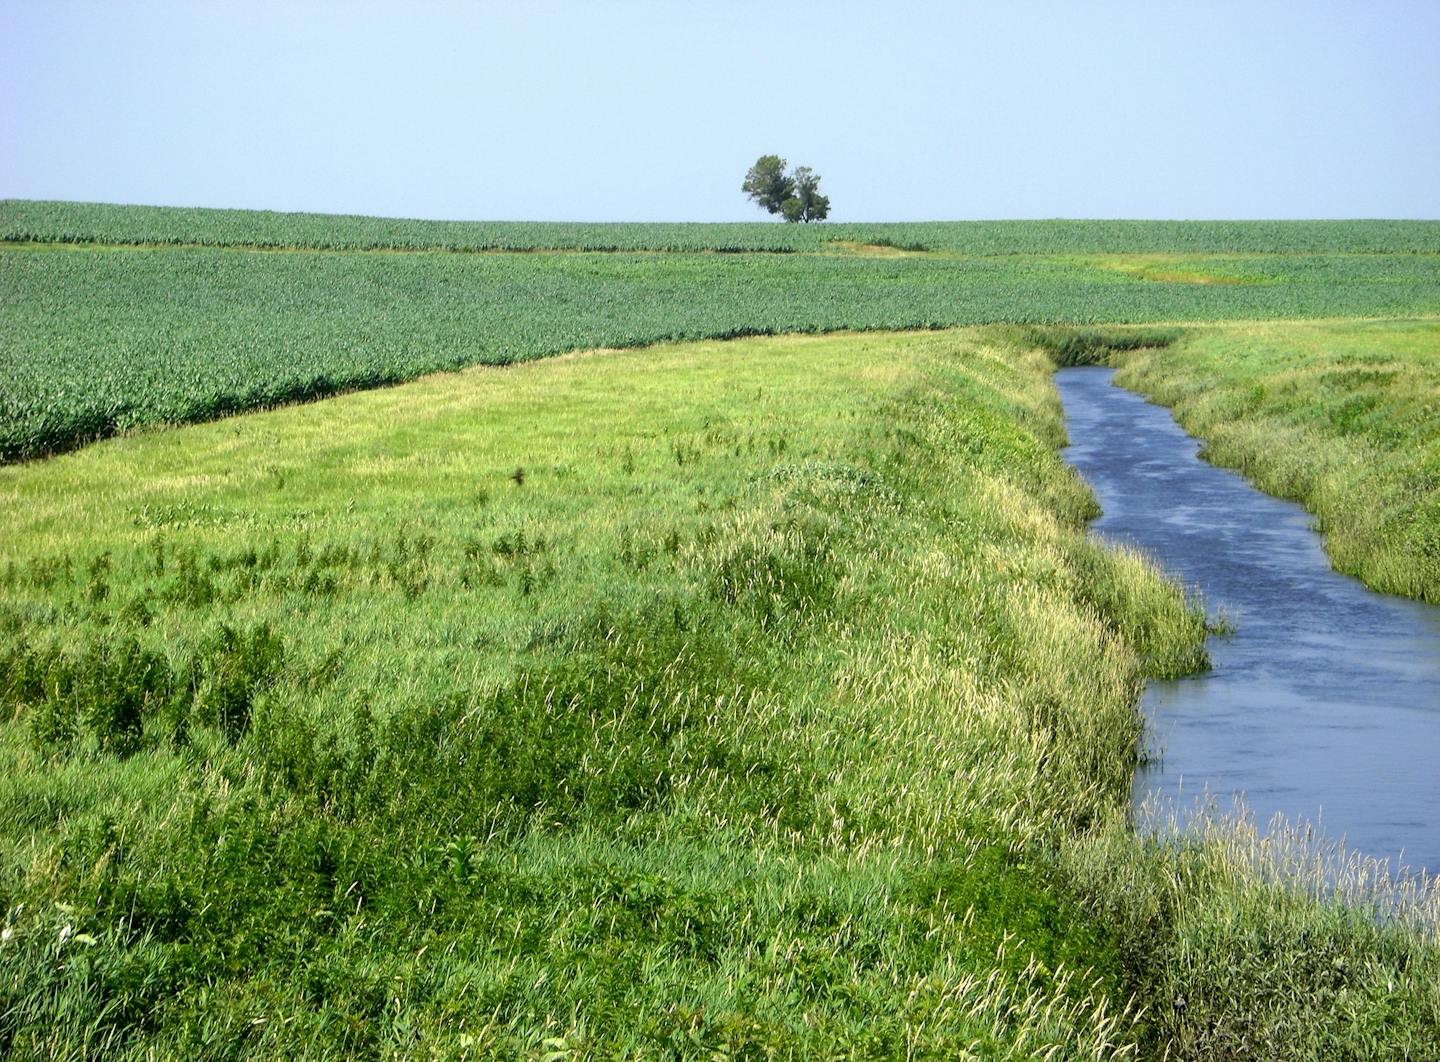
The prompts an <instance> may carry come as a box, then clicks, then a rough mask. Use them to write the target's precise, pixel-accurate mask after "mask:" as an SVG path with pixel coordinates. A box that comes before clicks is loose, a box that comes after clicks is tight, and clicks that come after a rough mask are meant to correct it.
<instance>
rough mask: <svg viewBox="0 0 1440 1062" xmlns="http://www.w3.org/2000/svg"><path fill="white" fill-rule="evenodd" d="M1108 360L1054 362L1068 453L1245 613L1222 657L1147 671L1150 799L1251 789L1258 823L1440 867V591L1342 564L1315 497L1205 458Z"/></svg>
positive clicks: (1106, 519) (1122, 510) (1153, 550)
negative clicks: (1425, 595) (1307, 499)
mask: <svg viewBox="0 0 1440 1062" xmlns="http://www.w3.org/2000/svg"><path fill="white" fill-rule="evenodd" d="M1112 375H1113V370H1111V369H1106V368H1099V367H1085V368H1075V369H1062V370H1061V371H1059V372H1058V373H1056V376H1055V382H1056V384H1057V386H1058V387H1059V389H1060V397H1061V400H1062V402H1063V403H1064V405H1065V413H1066V417H1067V419H1068V430H1069V433H1070V439H1071V443H1072V445H1071V446H1070V447H1069V448H1068V449H1066V450H1065V452H1064V455H1065V457H1066V459H1067V460H1069V461H1070V462H1071V463H1072V464H1073V465H1075V467H1076V468H1078V469H1079V471H1080V473H1081V474H1082V475H1083V476H1084V477H1085V479H1086V481H1087V482H1089V484H1090V485H1091V487H1092V488H1093V489H1094V491H1095V494H1096V496H1097V497H1098V498H1099V501H1100V504H1101V506H1102V507H1103V509H1104V515H1103V516H1101V517H1100V518H1099V519H1098V520H1096V521H1095V523H1094V525H1093V528H1094V530H1095V532H1096V533H1097V534H1099V535H1101V536H1102V537H1104V538H1106V539H1108V540H1112V541H1117V542H1125V543H1128V544H1131V545H1135V546H1138V547H1140V548H1141V549H1143V550H1144V551H1145V552H1146V553H1148V554H1150V555H1151V556H1152V557H1154V558H1155V559H1156V560H1157V561H1158V562H1159V563H1160V564H1161V565H1162V566H1163V567H1164V568H1165V569H1166V570H1167V571H1168V572H1169V573H1170V574H1171V575H1172V576H1173V577H1175V578H1176V579H1178V580H1179V581H1180V582H1182V583H1184V584H1185V585H1187V586H1189V587H1191V588H1194V589H1197V590H1198V591H1199V592H1200V593H1201V594H1202V595H1203V597H1204V599H1205V603H1206V607H1207V610H1208V611H1209V613H1210V614H1211V616H1212V617H1214V616H1215V615H1216V613H1217V612H1219V613H1221V614H1223V615H1225V616H1226V617H1228V618H1229V619H1230V620H1232V621H1233V622H1234V624H1235V632H1234V633H1233V634H1231V635H1228V636H1224V637H1216V636H1212V637H1211V639H1210V644H1209V650H1210V656H1211V660H1212V662H1213V664H1214V670H1213V671H1211V672H1208V673H1206V674H1204V675H1198V676H1194V677H1191V678H1186V679H1181V680H1179V681H1174V682H1151V683H1150V684H1149V685H1148V686H1147V688H1146V691H1145V700H1144V707H1145V712H1146V716H1147V718H1148V719H1149V721H1150V727H1151V734H1150V738H1149V741H1150V747H1151V752H1152V755H1154V756H1155V759H1154V760H1153V762H1151V763H1149V764H1148V765H1146V766H1145V767H1142V769H1141V770H1140V772H1139V773H1138V774H1137V776H1136V779H1135V799H1136V803H1137V805H1138V804H1139V803H1141V802H1142V801H1144V800H1145V799H1146V798H1147V797H1149V796H1150V795H1152V794H1158V795H1159V796H1161V797H1162V798H1173V799H1178V800H1179V801H1180V802H1181V804H1182V806H1184V805H1187V804H1192V803H1193V800H1194V798H1195V797H1196V796H1198V795H1200V794H1201V793H1203V792H1204V791H1205V790H1207V789H1208V791H1209V792H1210V793H1211V794H1212V795H1215V796H1217V797H1219V798H1221V799H1222V801H1226V800H1228V798H1229V797H1230V795H1232V794H1235V793H1242V794H1243V796H1244V799H1245V802H1246V803H1247V804H1248V805H1249V807H1250V809H1251V810H1252V811H1253V812H1254V813H1255V816H1256V818H1257V819H1258V820H1259V821H1260V822H1262V823H1263V822H1265V821H1268V820H1269V818H1270V817H1271V816H1272V815H1274V814H1276V813H1283V814H1284V815H1286V816H1287V817H1289V818H1291V819H1295V820H1305V821H1309V822H1312V823H1318V825H1319V826H1320V828H1321V829H1322V830H1323V832H1324V833H1325V834H1326V835H1327V836H1329V837H1331V838H1336V839H1340V838H1343V839H1344V840H1346V841H1347V843H1348V844H1349V845H1350V846H1351V847H1353V848H1356V849H1359V850H1360V851H1363V852H1365V853H1367V854H1370V855H1374V856H1379V857H1381V858H1388V859H1393V860H1396V861H1397V865H1406V866H1409V867H1410V868H1412V869H1415V870H1420V869H1424V870H1428V872H1430V873H1432V874H1434V873H1436V872H1437V871H1440V608H1436V607H1435V606H1432V605H1425V604H1421V603H1419V602H1415V601H1409V600H1407V599H1404V598H1398V597H1391V596H1387V595H1382V594H1377V593H1375V592H1373V591H1371V590H1369V589H1368V588H1366V587H1365V586H1364V584H1362V583H1361V582H1360V581H1359V580H1357V579H1353V578H1351V577H1349V576H1346V575H1341V574H1339V573H1337V572H1335V571H1333V570H1332V569H1331V567H1330V563H1329V560H1328V558H1327V557H1326V556H1325V552H1324V549H1323V547H1322V544H1321V540H1320V536H1319V535H1318V534H1317V533H1316V532H1315V531H1313V530H1312V528H1311V517H1310V516H1309V514H1308V513H1306V512H1305V510H1304V509H1302V508H1301V507H1300V506H1298V505H1295V504H1293V503H1291V502H1286V501H1281V500H1280V499H1278V498H1273V497H1271V496H1270V495H1268V494H1264V493H1262V492H1261V491H1259V490H1256V489H1255V488H1254V487H1252V486H1250V485H1249V484H1248V483H1247V482H1246V481H1245V480H1244V479H1243V478H1242V477H1240V476H1239V475H1236V474H1235V473H1233V472H1229V471H1226V470H1224V469H1220V468H1216V467H1214V466H1212V465H1209V464H1206V463H1205V462H1204V461H1202V460H1200V458H1199V457H1198V453H1199V449H1200V444H1199V443H1198V442H1197V441H1196V440H1195V439H1192V438H1191V437H1190V436H1188V435H1186V434H1185V432H1184V431H1183V430H1182V429H1181V428H1180V427H1179V426H1178V425H1177V424H1176V423H1175V421H1174V419H1173V418H1172V417H1171V415H1170V411H1169V410H1168V409H1165V408H1164V407H1162V406H1156V405H1152V404H1151V403H1149V402H1147V401H1146V400H1145V399H1143V398H1141V397H1140V396H1139V395H1136V394H1133V393H1131V392H1129V391H1126V390H1123V389H1121V388H1119V387H1115V386H1114V385H1113V384H1112V383H1111V376H1112ZM1402 853H1403V859H1402Z"/></svg>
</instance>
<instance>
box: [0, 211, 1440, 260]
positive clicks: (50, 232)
mask: <svg viewBox="0 0 1440 1062" xmlns="http://www.w3.org/2000/svg"><path fill="white" fill-rule="evenodd" d="M0 240H9V241H36V242H43V243H119V244H199V245H203V246H248V247H306V248H325V249H336V250H361V249H380V248H394V249H406V250H416V249H426V250H452V251H488V250H537V249H554V250H583V251H635V250H652V251H775V252H786V251H820V250H824V249H826V248H827V246H830V245H834V244H837V243H842V242H853V243H861V244H872V245H879V246H889V247H897V248H909V249H923V250H930V251H945V252H951V253H958V254H974V255H1003V254H1102V253H1153V252H1175V251H1182V252H1187V253H1231V252H1266V253H1274V252H1281V253H1301V254H1332V253H1350V252H1356V253H1386V252H1390V253H1422V254H1435V253H1440V222H1436V221H1116V220H1110V221H1057V220H1051V221H939V222H901V223H889V224H825V225H782V224H775V223H771V222H762V221H757V222H742V223H721V224H678V223H639V224H635V223H574V222H532V221H423V220H412V219H404V218H371V217H356V216H345V215H332V214H286V213H276V212H273V211H256V210H208V209H199V208H181V207H145V206H116V205H111V204H103V203H65V202H37V201H31V200H18V199H8V200H0Z"/></svg>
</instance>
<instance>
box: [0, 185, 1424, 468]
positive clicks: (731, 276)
mask: <svg viewBox="0 0 1440 1062" xmlns="http://www.w3.org/2000/svg"><path fill="white" fill-rule="evenodd" d="M72 215H73V217H74V224H73V225H71V226H70V227H69V228H67V223H66V220H65V219H66V218H69V217H71V216H72ZM132 216H133V217H135V218H138V219H140V220H137V221H136V222H135V225H139V226H142V227H141V228H134V229H127V228H126V227H125V226H126V225H127V224H128V222H126V221H125V219H127V218H131V217H132ZM291 217H292V216H291V215H275V216H271V215H264V216H261V217H260V218H259V220H252V221H251V222H248V224H251V225H252V226H259V227H260V228H263V227H264V226H265V225H268V224H270V223H271V222H272V221H274V219H275V218H279V219H281V220H282V221H283V220H284V219H286V218H291ZM299 217H300V218H302V219H303V218H306V217H308V218H309V220H308V221H306V224H309V225H310V226H311V228H312V229H313V230H314V231H313V232H311V234H310V236H309V239H310V241H311V242H312V243H314V244H316V245H323V244H324V243H325V242H326V241H329V243H331V244H334V245H337V246H352V245H355V246H369V245H371V244H370V243H367V242H366V241H367V240H371V241H373V240H379V239H381V238H382V237H381V236H373V237H372V236H367V235H365V234H366V233H367V232H369V231H370V230H369V229H368V228H367V226H366V224H364V223H362V222H361V221H355V220H353V219H343V218H342V219H336V218H329V219H323V218H318V217H317V216H304V215H301V216H299ZM107 218H110V219H111V222H110V224H111V225H112V228H110V229H104V228H103V226H102V224H101V223H102V222H104V221H105V219H107ZM247 218H253V216H251V215H247V214H245V213H243V212H225V211H206V212H185V211H158V210H146V209H143V208H84V207H80V206H75V205H71V204H60V205H56V204H25V203H14V202H10V203H6V204H4V205H3V206H0V225H3V226H4V231H5V232H7V233H8V234H9V235H10V236H11V237H13V238H22V237H23V238H25V239H28V240H32V241H43V240H46V239H48V240H51V241H54V240H57V239H60V238H62V237H65V234H66V233H67V232H70V230H71V229H72V228H73V229H74V230H75V231H77V232H85V233H90V234H92V235H96V234H98V235H101V236H104V238H106V239H110V240H115V239H119V238H121V237H122V236H123V234H124V233H126V232H129V233H131V235H133V236H135V237H136V238H137V239H138V238H140V237H144V239H145V240H147V241H150V242H157V241H160V240H161V238H162V237H163V236H164V233H166V232H168V233H169V234H170V238H172V239H174V240H176V241H179V242H182V243H214V244H223V243H226V242H232V241H236V240H240V241H241V242H242V243H259V242H263V240H262V239H261V237H260V236H258V235H253V234H252V235H250V236H245V237H244V239H243V240H242V239H241V236H242V235H243V232H241V230H244V229H245V228H246V224H247V222H246V219H247ZM46 219H49V224H50V227H49V228H45V227H43V226H42V225H41V222H44V221H46ZM322 222H323V223H322ZM275 223H276V224H279V223H280V222H275ZM297 224H299V222H297ZM377 224H378V223H377ZM384 224H390V223H384ZM417 224H418V223H417ZM426 224H436V225H439V224H440V223H426ZM1011 224H1013V225H1016V226H1021V227H1022V229H1023V230H1024V231H1025V232H1030V233H1031V235H1030V236H1029V237H1025V238H1019V239H1017V245H1018V246H1021V247H1029V248H1031V250H1028V251H1025V252H1024V253H1019V252H1014V253H1007V254H998V253H993V252H995V251H996V250H997V248H998V247H999V246H1001V241H1002V240H1003V239H1004V238H1005V234H1006V233H1007V232H1008V231H1009V229H1008V228H1007V227H1006V226H1005V225H999V223H996V225H998V226H999V227H998V228H996V227H995V226H990V227H987V225H986V224H980V223H977V224H976V225H975V226H973V228H974V230H975V231H974V234H973V237H972V236H963V237H962V236H959V235H954V233H970V231H971V227H966V226H965V225H964V224H963V223H950V224H941V225H936V226H931V227H926V226H921V227H919V229H918V230H917V231H921V232H923V231H929V230H930V229H932V228H933V230H934V235H933V237H930V239H931V242H932V243H935V244H936V245H943V246H949V247H953V246H965V247H967V248H969V250H967V251H966V253H963V254H960V253H951V252H949V251H947V252H946V253H936V254H918V253H917V254H904V255H895V254H885V253H881V252H882V251H883V250H884V248H876V247H874V246H872V245H864V246H865V247H868V248H869V249H868V250H865V249H862V250H860V251H856V250H853V249H851V250H843V251H839V252H831V253H822V252H821V251H820V250H818V248H819V247H820V246H821V245H820V244H819V243H818V242H816V243H812V244H811V245H807V246H805V247H801V246H799V245H797V246H796V247H794V248H791V249H792V250H804V251H805V252H806V253H794V254H713V253H648V252H647V253H573V252H564V253H550V254H546V253H535V254H484V255H476V254H455V253H451V252H435V253H428V252H427V253H415V254H369V253H354V252H351V253H346V252H342V251H323V252H306V253H283V254H277V253H269V252H260V251H250V250H235V249H230V250H225V249H216V248H201V247H182V248H175V249H168V250H156V249H153V248H145V247H125V246H120V245H114V244H111V245H107V246H104V247H99V246H88V245H85V244H63V245H62V244H57V243H54V242H48V243H47V242H29V243H23V244H12V245H8V246H4V247H0V367H3V370H4V371H3V374H0V460H15V459H17V458H27V457H34V456H39V455H43V454H46V453H51V452H54V451H57V450H62V449H66V448H68V447H70V446H73V445H76V444H77V443H80V442H83V441H86V440H90V439H95V438H100V437H104V436H107V435H113V434H116V433H121V432H125V431H129V430H132V429H134V428H136V427H142V426H144V425H147V424H156V423H174V422H185V421H194V420H206V419H211V418H214V417H217V416H221V415H225V414H229V413H233V412H237V411H241V410H246V409H253V408H257V407H263V406H268V405H274V404H277V403H281V402H287V401H294V400H299V399H305V398H313V397H318V396H322V395H326V394H332V393H335V392H337V391H344V390H350V389H354V388H362V387H372V386H376V385H380V384H389V383H396V382H399V381H403V380H408V379H413V378H415V377H416V376H419V375H422V374H424V373H427V372H434V371H439V370H448V369H455V368H459V367H463V366H466V365H476V364H503V363H509V362H515V361H525V360H530V359H533V358H538V357H544V356H548V355H552V354H557V353H562V352H565V351H569V350H583V349H590V348H596V347H627V346H637V345H642V344H647V343H655V342H666V341H673V340H679V339H704V338H725V337H732V336H739V335H750V334H772V333H791V332H824V331H835V330H875V329H916V328H940V327H949V326H955V325H967V324H981V323H993V322H1027V323H1042V322H1049V323H1053V322H1074V323H1085V322H1097V321H1108V322H1122V321H1124V322H1151V321H1199V320H1213V319H1234V318H1296V317H1322V316H1403V315H1413V314H1421V313H1436V312H1440V255H1437V254H1436V253H1435V252H1434V248H1433V246H1432V244H1433V243H1434V241H1435V239H1436V233H1437V232H1440V228H1437V227H1436V226H1435V225H1432V224H1430V223H1425V222H1415V223H1408V222H1406V223H1379V222H1375V223H1370V222H1354V223H1333V224H1330V223H1299V222H1297V223H1243V224H1242V223H1233V224H1230V225H1210V224H1207V223H1186V224H1181V223H1164V222H1155V223H1150V222H1131V223H1113V222H1095V223H1089V222H1082V223H1041V222H1036V223H1011ZM957 225H958V226H959V227H958V228H957V227H956V226H957ZM86 226H88V227H86ZM167 226H168V227H167ZM1025 226H1033V231H1032V229H1030V228H1024V227H1025ZM502 228H503V227H502ZM517 228H518V229H522V230H523V228H524V227H523V226H517ZM624 228H625V230H626V231H627V232H632V233H633V242H634V243H636V244H646V243H647V242H648V243H652V244H655V245H656V246H670V245H671V241H669V239H668V237H665V236H663V235H661V233H662V231H663V230H664V228H665V227H663V226H660V227H650V226H628V227H624ZM652 228H654V230H655V231H653V232H652V231H651V230H652ZM678 228H681V229H684V230H685V231H687V232H698V233H699V234H698V235H693V236H691V237H688V238H692V239H694V240H695V241H696V242H697V243H704V242H706V241H710V242H711V243H712V244H714V246H717V247H718V246H720V245H721V244H722V243H723V242H724V240H723V239H720V240H718V241H717V240H714V239H712V235H707V234H706V232H705V231H700V230H706V227H705V226H694V227H691V226H680V227H678ZM735 228H738V229H742V230H744V231H746V232H751V233H753V234H755V239H757V240H759V239H761V238H770V237H764V233H766V232H772V233H775V232H783V231H790V230H793V229H794V228H795V226H788V227H784V228H783V229H782V227H780V226H764V225H753V226H737V227H735ZM102 230H103V231H102ZM952 230H953V231H952ZM306 231H307V232H310V230H306ZM463 231H468V230H463ZM821 231H823V232H825V233H826V234H827V235H828V236H829V237H831V238H832V239H838V237H839V236H840V235H843V234H845V232H846V230H843V229H840V228H838V227H836V228H834V229H831V228H830V227H828V226H826V227H824V228H823V229H816V230H815V233H818V232H821ZM237 232H241V235H233V234H234V233H237ZM47 233H48V235H47ZM947 233H950V234H951V235H946V234H947ZM849 235H861V236H865V238H867V239H870V240H874V239H878V238H880V237H877V236H876V235H875V234H874V233H870V234H863V233H849ZM65 238H70V237H65ZM77 238H78V237H77ZM773 238H775V239H797V240H798V239H800V237H798V236H797V237H791V236H775V237H773ZM1272 238H1273V244H1272V245H1271V246H1272V249H1271V250H1269V251H1261V250H1257V249H1256V248H1257V247H1263V246H1266V241H1267V240H1271V239H1272ZM286 239H294V240H300V239H301V236H300V234H291V235H289V236H287V237H286ZM805 239H807V240H811V241H816V240H818V239H819V237H818V236H816V235H815V234H814V233H812V234H811V235H810V236H808V237H805ZM905 239H906V240H908V239H909V238H908V237H906V238H905ZM896 240H897V242H903V241H901V238H900V237H896ZM947 241H948V242H947ZM966 241H970V242H969V243H967V242H966ZM397 242H398V241H397ZM517 242H518V243H520V244H524V243H525V241H524V240H523V239H519V238H517ZM572 242H573V241H572ZM622 243H623V241H622ZM422 245H423V244H422ZM579 245H585V244H584V243H583V241H581V243H580V244H579ZM294 246H296V247H300V246H304V244H303V243H295V244H294ZM677 246H678V245H677ZM1127 246H1128V247H1131V248H1134V249H1135V250H1134V251H1133V253H1119V252H1118V251H1116V250H1115V249H1116V248H1124V247H1127ZM1273 246H1280V247H1283V248H1285V249H1286V250H1285V252H1284V253H1277V252H1275V251H1274V250H1273ZM1193 248H1198V249H1199V250H1192V249H1193ZM1237 248H1238V250H1237ZM977 250H978V251H983V252H984V253H976V252H977ZM1421 252H1423V253H1421Z"/></svg>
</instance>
